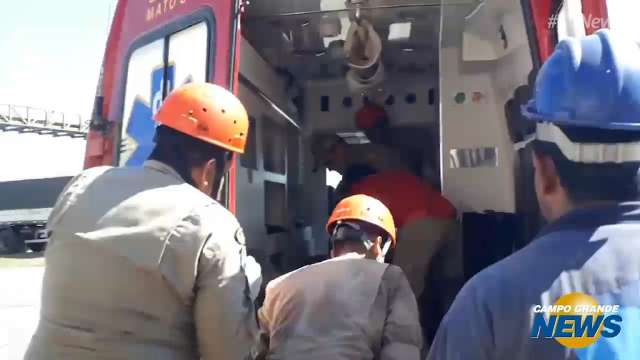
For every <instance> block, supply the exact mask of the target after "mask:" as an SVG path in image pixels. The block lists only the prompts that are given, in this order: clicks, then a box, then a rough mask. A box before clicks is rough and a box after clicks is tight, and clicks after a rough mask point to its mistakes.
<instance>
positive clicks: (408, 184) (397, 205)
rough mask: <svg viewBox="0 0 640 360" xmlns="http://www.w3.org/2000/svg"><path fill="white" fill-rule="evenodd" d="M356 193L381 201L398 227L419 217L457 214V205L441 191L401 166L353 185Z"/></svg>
mask: <svg viewBox="0 0 640 360" xmlns="http://www.w3.org/2000/svg"><path fill="white" fill-rule="evenodd" d="M349 190H350V191H349V192H350V193H351V194H352V195H353V194H365V195H369V196H372V197H375V198H376V199H378V200H380V201H382V203H384V204H385V205H386V206H387V207H388V208H389V210H390V211H391V214H392V215H393V219H394V221H395V223H396V226H397V227H398V228H401V227H402V226H403V225H405V224H407V223H409V222H411V221H413V220H416V219H420V218H425V217H430V218H445V219H450V218H455V216H456V209H455V208H454V207H453V205H451V203H450V202H449V200H447V199H445V198H444V197H443V196H442V194H440V192H438V191H437V190H436V189H434V188H433V187H432V186H431V185H429V184H427V183H426V182H425V181H423V180H422V179H421V178H419V177H417V176H415V175H413V174H411V173H409V172H407V171H402V170H399V171H398V170H393V171H384V172H380V173H377V174H374V175H370V176H367V177H365V178H364V179H362V180H359V181H358V182H356V183H354V184H352V185H351V187H350V189H349Z"/></svg>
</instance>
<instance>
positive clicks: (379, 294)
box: [254, 195, 422, 360]
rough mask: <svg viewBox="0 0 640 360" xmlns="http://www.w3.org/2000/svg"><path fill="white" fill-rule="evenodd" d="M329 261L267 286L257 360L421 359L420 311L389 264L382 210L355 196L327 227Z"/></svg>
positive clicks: (390, 238)
mask: <svg viewBox="0 0 640 360" xmlns="http://www.w3.org/2000/svg"><path fill="white" fill-rule="evenodd" d="M327 231H328V233H329V234H330V235H331V241H332V242H333V250H332V252H331V255H332V259H330V260H327V261H324V262H321V263H317V264H313V265H309V266H306V267H303V268H301V269H299V270H296V271H293V272H291V273H289V274H286V275H283V276H281V277H279V278H277V279H275V280H273V281H271V282H270V283H269V285H268V286H267V291H266V297H265V301H264V305H263V306H262V308H261V309H260V311H259V312H258V317H259V320H260V327H261V334H262V335H261V336H260V338H259V340H260V341H259V342H258V343H259V345H258V346H257V347H256V348H255V353H254V354H255V355H254V358H255V359H280V360H289V359H291V360H298V359H307V360H314V359H318V360H320V359H322V360H325V359H333V360H340V359H349V360H352V359H380V360H418V359H419V358H420V349H421V346H422V337H421V333H420V323H419V321H418V307H417V304H416V300H415V298H414V296H413V292H411V288H410V287H409V282H408V281H407V278H406V277H405V276H404V274H403V272H402V270H401V269H400V268H399V267H397V266H394V265H389V264H385V263H384V257H385V253H386V252H387V250H388V249H389V248H390V247H391V246H393V244H395V236H396V228H395V225H394V222H393V217H392V216H391V213H390V212H389V209H387V208H386V207H385V206H384V204H382V203H381V202H380V201H378V200H376V199H374V198H372V197H369V196H366V195H355V196H351V197H348V198H346V199H344V200H343V201H341V202H340V203H339V204H338V205H337V207H336V209H335V210H334V211H333V214H332V215H331V217H330V218H329V222H328V223H327Z"/></svg>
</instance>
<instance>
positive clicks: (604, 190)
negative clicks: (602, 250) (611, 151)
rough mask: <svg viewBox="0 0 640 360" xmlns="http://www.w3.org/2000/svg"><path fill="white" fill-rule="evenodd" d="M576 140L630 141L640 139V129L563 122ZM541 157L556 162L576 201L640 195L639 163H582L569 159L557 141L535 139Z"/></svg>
mask: <svg viewBox="0 0 640 360" xmlns="http://www.w3.org/2000/svg"><path fill="white" fill-rule="evenodd" d="M560 128H561V130H562V131H563V132H564V133H565V135H566V136H567V137H568V138H569V139H570V140H571V141H572V142H576V143H608V144H612V143H628V142H634V141H639V140H640V132H631V131H621V130H606V129H593V128H577V127H568V126H560ZM533 150H534V152H535V153H536V155H537V156H539V157H549V158H551V160H552V161H553V163H554V164H555V167H556V169H557V172H558V177H559V178H560V183H561V184H562V187H564V188H565V190H566V191H567V194H568V196H569V199H570V200H571V201H572V202H573V203H574V204H577V205H579V204H582V203H587V202H592V201H615V202H625V201H633V200H636V199H637V198H638V195H639V192H638V167H640V163H638V162H634V163H624V164H617V163H604V164H583V163H577V162H573V161H570V160H568V159H567V158H566V157H565V156H564V155H563V154H562V152H561V151H560V149H559V148H558V146H557V145H555V144H553V143H549V142H542V141H538V140H536V141H534V142H533Z"/></svg>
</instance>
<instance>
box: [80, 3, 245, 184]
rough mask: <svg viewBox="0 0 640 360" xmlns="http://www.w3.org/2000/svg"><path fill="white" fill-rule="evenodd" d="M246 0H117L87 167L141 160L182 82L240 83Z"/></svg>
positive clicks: (99, 86) (93, 122) (98, 94)
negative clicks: (167, 103)
mask: <svg viewBox="0 0 640 360" xmlns="http://www.w3.org/2000/svg"><path fill="white" fill-rule="evenodd" d="M240 4H241V3H240V0H216V1H207V0H145V1H133V0H120V1H119V2H118V6H117V8H116V12H115V15H114V20H113V24H112V27H111V31H110V34H109V39H108V43H107V47H106V51H105V56H104V62H103V68H102V75H101V78H100V83H99V85H98V89H97V96H96V102H95V109H94V119H93V121H92V128H91V131H90V134H89V138H88V144H87V151H86V156H85V167H86V168H89V167H93V166H98V165H115V166H140V165H142V163H143V162H144V159H146V157H147V156H148V155H149V154H150V152H151V149H152V147H153V134H154V129H155V126H156V124H155V122H154V120H153V117H154V115H155V113H156V112H157V110H158V108H159V107H160V105H161V104H162V101H163V99H164V98H165V97H166V96H167V94H168V93H169V92H171V90H173V89H174V88H175V87H177V86H180V85H182V84H184V83H187V82H191V81H209V82H213V83H216V84H219V85H221V86H224V87H227V88H232V87H233V85H234V83H235V80H236V77H237V66H236V60H237V56H236V55H237V50H238V48H239V47H238V46H236V44H237V43H238V38H237V37H238V34H239V31H238V29H239V15H240ZM231 173H232V174H233V173H234V172H231ZM230 180H231V181H229V183H230V186H229V187H230V188H231V189H230V190H231V191H228V192H229V193H231V194H232V193H233V191H232V190H233V189H232V187H233V179H230Z"/></svg>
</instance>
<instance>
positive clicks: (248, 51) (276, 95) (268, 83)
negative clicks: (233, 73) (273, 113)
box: [240, 37, 291, 111]
mask: <svg viewBox="0 0 640 360" xmlns="http://www.w3.org/2000/svg"><path fill="white" fill-rule="evenodd" d="M240 53H241V54H242V60H241V61H240V73H241V74H242V75H243V76H244V77H246V78H247V79H248V80H249V81H250V82H251V83H252V84H253V85H255V86H256V87H257V88H258V89H260V90H261V91H262V92H263V93H264V94H265V95H266V96H267V97H269V99H271V101H273V102H274V103H275V104H276V105H278V106H279V107H280V108H281V109H283V110H285V111H289V110H291V107H290V106H289V101H288V98H287V94H286V93H285V91H284V89H285V84H284V81H283V80H282V78H280V77H279V76H278V75H276V73H275V72H274V71H273V69H272V68H271V66H270V65H269V64H267V63H266V62H265V61H264V60H263V59H262V57H260V55H259V54H258V52H257V51H256V50H255V49H254V48H253V46H251V44H249V42H248V41H247V40H245V38H244V37H243V38H242V40H241V41H240Z"/></svg>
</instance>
